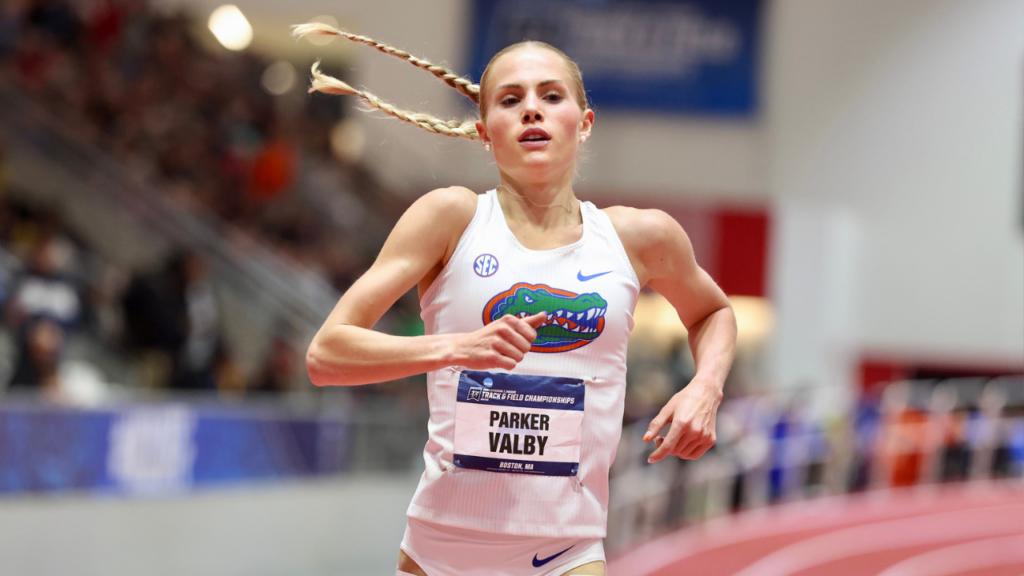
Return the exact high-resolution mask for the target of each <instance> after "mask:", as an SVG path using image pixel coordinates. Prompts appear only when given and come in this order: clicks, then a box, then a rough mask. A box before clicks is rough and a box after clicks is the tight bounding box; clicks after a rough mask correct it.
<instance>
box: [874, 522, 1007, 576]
mask: <svg viewBox="0 0 1024 576" xmlns="http://www.w3.org/2000/svg"><path fill="white" fill-rule="evenodd" d="M1014 564H1018V565H1020V567H1021V568H1022V569H1024V532H1022V533H1020V534H1015V535H1013V536H1007V537H1005V538H990V539H988V540H977V541H974V542H966V543H964V544H956V545H954V546H947V547H945V548H939V549H938V550H930V551H928V552H925V553H923V554H919V555H917V556H912V557H910V558H907V559H906V560H904V561H902V562H900V563H898V564H894V565H892V566H890V567H889V568H887V569H885V570H884V571H882V572H879V573H878V576H951V575H953V574H960V573H962V572H967V571H968V570H980V569H982V568H995V567H997V566H1012V565H1014Z"/></svg>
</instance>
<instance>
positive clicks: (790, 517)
mask: <svg viewBox="0 0 1024 576" xmlns="http://www.w3.org/2000/svg"><path fill="white" fill-rule="evenodd" d="M1014 544H1016V545H1014ZM608 568H609V569H608V571H609V573H610V574H612V575H614V576H676V575H691V574H692V575H699V576H821V575H828V576H873V575H880V576H968V575H970V576H1001V575H1004V574H1011V575H1013V576H1024V484H1022V483H1021V482H1019V481H1017V482H1015V483H979V484H967V485H948V486H924V487H915V488H907V489H899V490H886V491H877V492H870V493H865V494H859V495H854V496H843V497H832V498H824V499H820V500H814V501H807V502H799V503H793V504H785V505H779V506H774V507H772V508H768V509H764V510H756V511H752V512H747V513H743V514H737V515H733V516H729V517H726V518H722V519H718V520H714V521H711V522H708V523H706V524H704V525H702V526H698V527H694V528H691V529H686V530H681V531H679V532H676V533H673V534H669V535H666V536H663V537H661V538H658V539H656V540H654V541H652V542H650V543H648V544H644V545H642V546H640V547H638V548H635V549H633V550H632V551H630V552H627V553H625V554H622V555H620V556H618V557H614V558H612V559H611V561H610V562H609V567H608Z"/></svg>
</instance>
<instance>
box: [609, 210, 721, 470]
mask: <svg viewBox="0 0 1024 576" xmlns="http://www.w3.org/2000/svg"><path fill="white" fill-rule="evenodd" d="M607 212H608V214H609V216H611V218H612V222H613V223H615V227H616V230H617V231H618V232H619V236H620V238H622V241H623V244H624V245H625V246H626V250H627V252H628V253H629V255H630V260H631V261H632V262H633V267H634V269H635V270H636V271H637V276H638V277H639V279H640V282H641V285H648V286H650V287H651V288H653V289H654V290H655V291H657V292H658V293H659V294H661V295H662V296H664V297H665V298H666V299H667V300H668V301H669V303H671V304H672V306H673V307H674V308H675V309H676V312H677V313H678V314H679V319H680V320H681V321H682V323H683V325H684V326H686V329H687V330H688V332H689V341H690V350H691V351H692V352H693V357H694V360H695V362H696V365H697V374H696V376H694V378H693V380H692V381H691V382H690V383H689V384H688V385H687V386H686V388H684V389H683V390H682V391H680V392H679V393H678V394H676V395H675V396H673V397H672V399H671V400H669V401H668V402H667V403H666V404H665V406H664V407H663V408H662V410H661V412H660V413H659V414H658V416H657V417H656V418H654V420H653V421H651V425H650V426H649V427H648V432H647V435H646V436H644V440H648V441H649V440H655V442H656V443H657V444H658V448H657V449H656V450H655V451H654V453H653V454H652V455H651V458H650V461H652V462H657V461H658V460H661V459H663V458H664V457H665V456H668V455H669V454H674V455H676V456H679V457H681V458H699V457H700V456H701V455H702V454H704V452H706V451H707V449H708V448H710V447H711V446H712V445H714V443H715V418H716V415H717V412H718V406H719V404H720V403H721V401H722V387H723V386H724V384H725V378H726V376H727V375H728V374H729V368H730V367H731V366H732V360H733V356H734V355H735V349H736V317H735V315H734V314H733V311H732V307H731V306H730V304H729V300H728V298H726V296H725V293H724V292H722V290H721V289H720V288H719V287H718V285H717V284H715V282H714V280H712V279H711V277H710V276H709V275H708V274H707V272H705V271H704V270H702V269H701V268H700V266H698V265H697V261H696V259H695V258H694V256H693V246H692V245H691V244H690V239H689V238H688V237H687V236H686V232H684V231H683V228H682V226H680V225H679V223H678V222H676V221H675V219H673V218H672V217H671V216H669V215H668V214H665V213H664V212H662V211H660V210H636V209H632V208H622V207H615V208H609V209H608V211H607ZM669 423H670V424H671V425H672V426H671V428H670V429H669V432H668V434H667V435H666V436H665V438H664V439H662V438H660V437H657V438H656V437H655V435H656V434H657V433H658V432H659V431H660V430H661V428H662V427H663V426H664V425H665V424H669Z"/></svg>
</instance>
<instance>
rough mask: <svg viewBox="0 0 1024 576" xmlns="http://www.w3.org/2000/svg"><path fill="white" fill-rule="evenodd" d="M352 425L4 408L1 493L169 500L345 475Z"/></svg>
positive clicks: (169, 411) (174, 412) (267, 417)
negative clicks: (245, 485) (215, 489)
mask: <svg viewBox="0 0 1024 576" xmlns="http://www.w3.org/2000/svg"><path fill="white" fill-rule="evenodd" d="M349 438H350V434H349V427H348V425H347V424H346V423H345V422H344V421H342V420H338V419H334V418H315V417H309V418H282V417H280V416H278V415H274V414H268V413H266V412H265V411H260V410H247V409H232V410H216V409H205V408H201V409H197V408H195V407H192V406H189V405H185V404H175V403H168V404H154V405H140V406H130V407H125V408H122V409H119V410H111V411H106V410H74V409H70V408H68V409H61V408H40V407H36V406H11V405H8V406H4V407H0V495H2V494H5V493H7V494H10V493H19V492H60V491H66V490H94V491H102V492H119V493H131V494H142V495H145V494H154V495H159V494H168V493H175V492H182V491H188V490H192V489H194V488H199V487H202V486H206V485H215V484H216V485H222V484H230V483H241V482H251V481H258V480H270V479H281V478H294V477H305V476H317V475H325V474H336V473H339V472H342V471H344V470H345V469H346V467H347V463H348V449H347V447H348V441H349Z"/></svg>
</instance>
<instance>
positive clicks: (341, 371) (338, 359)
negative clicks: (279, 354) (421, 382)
mask: <svg viewBox="0 0 1024 576" xmlns="http://www.w3.org/2000/svg"><path fill="white" fill-rule="evenodd" d="M452 364H453V354H452V346H451V345H450V337H449V336H446V335H441V336H392V335H390V334H384V333H382V332H377V331H374V330H369V329H366V328H359V327H357V326H345V325H339V326H334V327H332V328H331V329H329V330H321V332H320V333H319V334H317V335H316V337H315V338H313V342H312V343H311V344H310V345H309V350H308V352H307V353H306V369H307V370H308V371H309V378H310V380H311V381H312V382H313V384H316V385H317V386H357V385H360V384H373V383H377V382H386V381H388V380H395V379H398V378H404V377H406V376H412V375H414V374H422V373H424V372H429V371H431V370H437V369H439V368H444V367H445V366H450V365H452Z"/></svg>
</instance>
